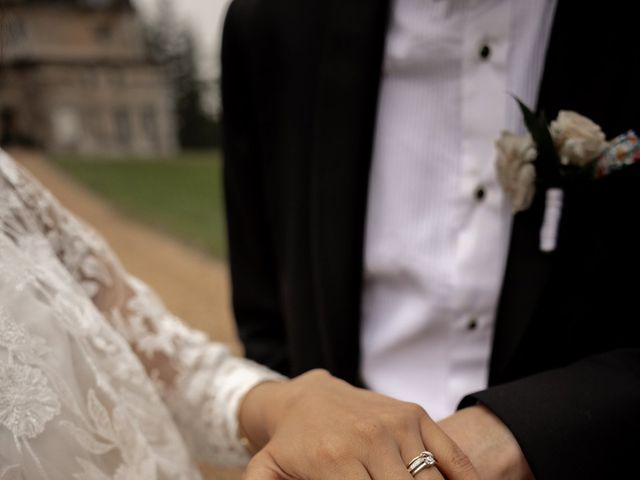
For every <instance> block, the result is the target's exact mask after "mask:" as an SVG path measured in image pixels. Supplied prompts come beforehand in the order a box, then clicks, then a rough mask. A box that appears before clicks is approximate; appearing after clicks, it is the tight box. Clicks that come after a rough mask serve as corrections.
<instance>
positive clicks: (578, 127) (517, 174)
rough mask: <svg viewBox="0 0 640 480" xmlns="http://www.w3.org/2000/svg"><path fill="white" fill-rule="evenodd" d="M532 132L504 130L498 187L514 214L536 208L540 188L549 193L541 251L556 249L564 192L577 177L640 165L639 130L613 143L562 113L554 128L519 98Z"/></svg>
mask: <svg viewBox="0 0 640 480" xmlns="http://www.w3.org/2000/svg"><path fill="white" fill-rule="evenodd" d="M516 101H517V102H518V104H519V106H520V110H521V111H522V115H523V117H524V123H525V126H526V127H527V130H528V133H527V134H525V135H516V134H515V133H512V132H509V131H503V132H502V134H501V136H500V138H499V139H498V140H497V141H496V150H497V158H496V170H497V176H498V182H499V183H500V185H501V186H502V188H503V189H504V191H505V193H506V194H507V196H508V197H509V199H510V201H511V205H512V208H513V211H514V213H517V212H520V211H523V210H526V209H527V208H529V206H530V205H531V202H532V201H533V197H534V195H535V192H536V189H543V190H544V191H545V192H546V193H545V210H544V216H543V221H542V228H541V230H540V249H541V250H542V251H543V252H552V251H554V250H555V249H556V244H557V237H558V227H559V225H560V219H561V216H562V206H563V199H564V188H565V186H566V183H567V181H569V180H570V179H575V178H584V179H593V178H600V177H603V176H605V175H607V174H609V173H611V172H612V171H614V170H617V169H619V168H621V167H624V166H625V165H631V164H632V163H635V162H638V161H640V146H639V145H638V137H637V135H636V134H635V133H634V132H633V131H631V130H630V131H629V132H627V133H625V134H622V135H620V136H618V137H616V138H615V139H613V140H612V141H611V142H608V141H607V140H606V138H605V135H604V133H603V131H602V129H601V128H600V127H599V126H598V125H596V124H595V123H594V122H592V121H591V120H589V119H588V118H586V117H584V116H582V115H580V114H578V113H576V112H571V111H565V110H563V111H560V113H559V114H558V117H557V118H556V119H555V120H554V121H552V122H551V124H549V123H548V122H547V120H546V118H545V116H544V113H542V114H540V115H536V114H534V113H533V112H532V111H531V110H530V109H529V108H528V107H527V106H526V105H524V104H523V103H522V102H521V101H520V100H518V99H516Z"/></svg>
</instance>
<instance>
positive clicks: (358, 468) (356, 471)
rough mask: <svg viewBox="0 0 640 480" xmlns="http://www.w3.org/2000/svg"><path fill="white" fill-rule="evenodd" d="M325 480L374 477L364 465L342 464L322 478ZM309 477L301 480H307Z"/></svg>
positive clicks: (356, 463)
mask: <svg viewBox="0 0 640 480" xmlns="http://www.w3.org/2000/svg"><path fill="white" fill-rule="evenodd" d="M322 478H323V479H332V478H345V479H346V478H348V479H349V480H350V479H352V478H353V479H354V480H374V479H373V477H371V475H370V474H369V471H368V470H367V469H366V468H365V466H364V465H363V464H361V463H360V462H350V463H346V464H342V465H340V466H338V467H337V468H335V469H332V471H331V473H330V475H328V476H322ZM306 479H307V477H304V479H300V480H306Z"/></svg>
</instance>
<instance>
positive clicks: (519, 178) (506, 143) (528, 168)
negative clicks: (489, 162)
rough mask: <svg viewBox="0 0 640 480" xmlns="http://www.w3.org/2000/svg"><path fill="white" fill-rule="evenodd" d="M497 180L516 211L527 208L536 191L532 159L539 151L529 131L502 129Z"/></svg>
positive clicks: (499, 142) (497, 142) (498, 145)
mask: <svg viewBox="0 0 640 480" xmlns="http://www.w3.org/2000/svg"><path fill="white" fill-rule="evenodd" d="M496 150H497V157H496V173H497V176H498V182H499V183H500V185H501V186H502V188H503V189H504V191H505V192H506V194H507V195H508V196H509V198H510V199H511V206H512V208H513V211H514V212H519V211H521V210H526V209H527V208H529V205H531V201H532V200H533V195H534V194H535V180H536V170H535V167H534V166H533V163H532V162H533V161H534V160H535V159H536V157H537V155H538V152H537V150H536V146H535V143H534V142H533V138H531V135H530V134H527V135H516V134H515V133H512V132H509V131H507V130H504V131H502V133H501V134H500V138H499V139H498V140H497V141H496Z"/></svg>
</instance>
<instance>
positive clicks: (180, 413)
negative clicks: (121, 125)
mask: <svg viewBox="0 0 640 480" xmlns="http://www.w3.org/2000/svg"><path fill="white" fill-rule="evenodd" d="M158 261H161V259H158ZM272 378H278V377H277V375H276V374H274V373H272V372H270V371H268V370H266V369H263V368H262V367H259V366H257V365H255V364H253V363H251V362H249V361H246V360H243V359H239V358H236V357H234V356H232V355H231V354H230V353H229V352H228V351H227V350H226V349H225V347H224V346H222V345H220V344H216V343H211V342H209V341H208V340H207V338H206V337H205V336H204V335H203V334H201V333H199V332H195V331H193V330H190V329H189V328H187V327H186V326H185V325H184V324H183V323H182V322H181V321H180V320H179V319H177V318H176V317H174V316H172V315H171V314H170V313H169V312H168V311H167V310H166V309H165V308H164V306H163V305H162V303H161V302H160V301H159V300H158V299H157V298H156V297H155V296H154V294H153V293H152V292H151V291H150V290H149V288H148V287H147V286H146V285H144V284H143V283H142V282H140V281H139V280H137V279H135V278H132V277H131V276H130V275H128V274H127V273H126V272H125V271H124V270H123V268H122V266H121V265H120V264H119V263H118V260H117V259H116V258H115V257H114V255H113V254H112V252H111V251H110V250H109V248H108V247H107V246H106V245H105V243H104V241H103V240H102V239H101V238H100V237H99V236H98V235H96V234H95V233H94V232H93V231H92V230H91V229H89V228H88V227H86V226H85V225H83V224H82V223H80V222H79V221H78V220H77V219H76V218H74V217H73V216H72V215H71V214H70V213H69V212H67V211H66V210H65V209H64V208H62V207H61V206H60V205H59V204H58V203H57V202H56V200H55V199H54V198H52V196H51V195H50V194H49V193H48V192H47V191H46V190H45V189H44V188H43V187H42V186H40V185H39V184H38V183H37V182H36V181H35V180H34V179H33V178H31V176H30V175H29V174H28V173H26V172H25V171H23V170H22V169H21V168H20V167H18V166H17V165H16V164H15V163H14V162H13V161H12V160H11V158H9V156H8V155H7V154H6V153H4V152H2V151H1V150H0V480H9V479H11V480H14V479H38V480H40V479H49V480H57V479H76V480H110V479H112V480H137V479H139V480H153V479H172V480H173V479H196V478H199V474H198V471H197V469H196V468H195V467H194V464H193V461H194V459H198V460H204V461H209V462H216V463H225V464H240V463H243V462H245V461H246V460H247V454H246V452H245V450H244V448H243V446H242V445H241V444H240V442H239V440H238V434H237V416H236V415H237V409H238V405H239V403H240V400H241V399H242V397H243V395H244V394H245V393H246V392H247V391H248V390H249V389H250V388H251V387H253V386H254V385H256V384H257V383H258V382H261V381H264V380H267V379H272Z"/></svg>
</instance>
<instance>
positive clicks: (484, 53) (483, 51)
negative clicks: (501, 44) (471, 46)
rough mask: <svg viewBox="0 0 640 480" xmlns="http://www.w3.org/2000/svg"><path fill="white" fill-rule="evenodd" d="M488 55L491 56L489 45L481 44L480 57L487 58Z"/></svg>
mask: <svg viewBox="0 0 640 480" xmlns="http://www.w3.org/2000/svg"><path fill="white" fill-rule="evenodd" d="M489 56H491V48H490V47H489V45H483V46H482V48H481V49H480V57H481V58H482V59H483V60H486V59H487V58H489Z"/></svg>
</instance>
